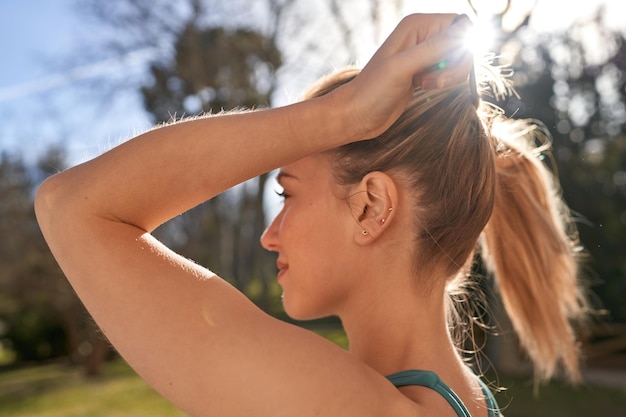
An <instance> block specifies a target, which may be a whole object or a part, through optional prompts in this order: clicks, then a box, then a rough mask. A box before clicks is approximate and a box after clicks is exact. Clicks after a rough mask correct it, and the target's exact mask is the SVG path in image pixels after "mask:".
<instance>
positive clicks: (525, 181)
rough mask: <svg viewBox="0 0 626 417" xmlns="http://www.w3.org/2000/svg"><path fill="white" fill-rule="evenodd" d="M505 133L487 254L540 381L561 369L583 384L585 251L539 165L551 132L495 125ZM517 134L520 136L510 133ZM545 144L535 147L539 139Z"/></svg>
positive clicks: (523, 124)
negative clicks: (578, 331)
mask: <svg viewBox="0 0 626 417" xmlns="http://www.w3.org/2000/svg"><path fill="white" fill-rule="evenodd" d="M503 129H506V130H507V133H505V134H501V135H499V136H500V137H498V138H494V140H495V141H496V143H497V145H496V153H497V158H496V172H497V181H496V193H495V205H494V209H493V214H492V216H491V218H490V220H489V222H488V223H487V225H486V227H485V229H484V232H483V238H482V240H481V251H482V257H483V259H484V261H485V263H486V265H487V267H488V269H489V270H490V271H491V272H493V273H494V275H495V278H496V283H497V287H498V289H499V291H500V293H501V296H502V300H503V303H504V307H505V308H506V311H507V313H508V315H509V318H510V319H511V322H512V324H513V327H514V329H515V331H516V332H517V334H518V336H519V340H520V344H521V345H522V347H523V348H524V350H525V351H526V352H527V353H528V355H529V356H530V358H531V360H532V362H533V363H534V366H535V370H536V373H537V374H536V375H537V377H539V378H550V377H552V376H553V375H554V374H555V373H556V371H557V369H558V368H559V366H562V367H563V369H564V371H565V373H566V374H567V376H568V377H569V378H570V379H571V380H573V381H578V380H580V371H579V351H578V348H577V345H576V340H575V331H574V328H573V322H574V321H576V320H578V319H581V318H583V317H584V315H585V313H586V312H587V303H586V301H585V297H584V292H583V291H582V289H581V287H580V285H579V284H578V282H577V277H578V259H577V258H578V256H579V254H580V252H581V249H580V246H579V244H578V239H577V233H576V229H575V227H574V225H573V223H572V222H571V219H570V215H569V211H568V209H567V206H566V205H565V204H564V202H563V200H562V198H561V195H560V189H559V187H558V183H557V182H556V180H555V178H554V177H553V175H552V174H551V172H550V171H549V170H548V169H547V168H546V166H545V165H544V164H543V163H542V161H541V156H542V154H541V153H542V152H545V151H547V150H548V149H549V145H548V142H547V140H545V139H546V138H547V137H549V136H548V135H547V132H545V131H544V130H543V129H542V128H541V127H540V125H538V124H529V123H528V122H526V121H502V120H500V121H495V122H493V124H492V126H491V129H490V130H491V131H492V132H495V131H502V130H503ZM510 131H512V132H523V133H522V134H514V136H513V137H511V135H510V133H509V132H510ZM538 141H539V142H543V143H544V144H543V145H542V146H539V147H537V146H536V145H535V144H536V143H537V142H538Z"/></svg>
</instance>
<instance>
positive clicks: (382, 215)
mask: <svg viewBox="0 0 626 417" xmlns="http://www.w3.org/2000/svg"><path fill="white" fill-rule="evenodd" d="M349 203H350V209H351V210H352V216H353V217H354V219H355V220H356V221H357V224H358V228H355V237H356V240H357V242H358V243H360V244H368V243H371V242H373V241H374V240H376V239H378V238H379V237H380V236H381V235H382V234H383V233H384V232H385V230H387V229H389V226H390V225H391V224H392V222H393V220H394V218H395V215H394V208H395V207H397V206H398V189H397V186H396V183H395V181H394V180H393V179H392V178H391V177H390V176H389V175H387V174H386V173H384V172H380V171H374V172H370V173H369V174H367V175H366V176H365V177H363V179H362V180H361V181H360V182H359V184H358V185H357V186H356V187H355V189H354V190H352V192H351V193H350V197H349Z"/></svg>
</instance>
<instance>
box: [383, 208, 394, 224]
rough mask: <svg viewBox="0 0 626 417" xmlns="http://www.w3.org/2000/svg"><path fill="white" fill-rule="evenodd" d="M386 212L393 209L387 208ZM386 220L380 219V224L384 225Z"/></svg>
mask: <svg viewBox="0 0 626 417" xmlns="http://www.w3.org/2000/svg"><path fill="white" fill-rule="evenodd" d="M387 211H389V212H391V211H393V207H389V208H388V209H387ZM386 220H387V219H385V218H384V217H383V218H382V219H380V224H385V221H386Z"/></svg>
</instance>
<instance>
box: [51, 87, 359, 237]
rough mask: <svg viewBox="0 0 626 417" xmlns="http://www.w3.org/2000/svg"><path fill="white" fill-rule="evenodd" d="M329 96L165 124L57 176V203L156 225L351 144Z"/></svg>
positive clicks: (144, 226) (145, 227) (142, 224)
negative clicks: (236, 187)
mask: <svg viewBox="0 0 626 417" xmlns="http://www.w3.org/2000/svg"><path fill="white" fill-rule="evenodd" d="M331 101H332V100H328V99H326V98H321V99H316V100H313V101H308V102H303V103H298V104H296V105H292V106H288V107H284V108H280V109H272V110H263V111H255V112H246V113H239V114H228V115H219V116H211V117H205V118H199V119H195V120H189V121H185V122H179V123H176V124H173V125H169V126H164V127H160V128H157V129H154V130H152V131H149V132H147V133H145V134H143V135H140V136H138V137H137V138H134V139H132V140H130V141H128V142H126V143H124V144H121V145H120V146H118V147H116V148H114V149H112V150H111V151H109V152H107V153H105V154H103V155H101V156H100V157H98V158H96V159H94V160H92V161H89V162H87V163H84V164H82V165H79V166H77V167H75V168H72V169H70V170H68V171H65V172H63V173H61V174H59V175H57V177H56V178H53V179H52V180H51V182H53V183H55V184H53V185H52V186H51V187H50V188H53V189H54V190H55V191H54V192H53V193H54V194H56V196H55V200H56V202H57V204H59V203H61V204H63V206H65V207H67V206H68V205H71V206H72V208H73V210H77V209H79V210H81V211H82V212H84V213H86V214H90V215H92V214H93V215H96V216H99V217H104V218H108V219H113V220H118V221H121V222H124V223H128V224H132V225H134V226H137V227H139V228H141V229H143V230H146V231H151V230H153V229H154V228H156V227H157V226H158V225H160V224H161V223H163V222H165V221H167V220H169V219H170V218H172V217H174V216H176V215H178V214H180V213H181V212H183V211H185V210H187V209H189V208H191V207H193V206H195V205H197V204H199V203H201V202H203V201H205V200H207V199H209V198H211V197H213V196H215V195H217V194H219V193H220V192H222V191H224V190H226V189H228V188H229V187H232V186H233V185H236V184H238V183H240V182H242V181H245V180H246V179H249V178H252V177H254V176H256V175H259V174H261V173H263V172H267V171H270V170H272V169H274V168H277V167H279V166H282V165H285V164H287V163H289V162H291V161H293V160H296V159H298V158H301V157H303V156H305V155H307V154H311V153H315V152H320V151H323V150H325V149H329V148H331V147H334V146H338V145H341V144H342V143H344V142H347V140H348V139H347V138H348V136H349V135H350V133H349V132H348V131H347V124H344V123H342V119H341V117H340V115H339V114H337V110H336V109H335V108H334V106H332V105H331V104H330V102H331Z"/></svg>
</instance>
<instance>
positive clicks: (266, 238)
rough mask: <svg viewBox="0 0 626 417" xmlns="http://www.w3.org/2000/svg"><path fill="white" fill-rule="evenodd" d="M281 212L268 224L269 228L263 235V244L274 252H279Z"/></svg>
mask: <svg viewBox="0 0 626 417" xmlns="http://www.w3.org/2000/svg"><path fill="white" fill-rule="evenodd" d="M281 214H282V213H279V214H278V215H277V216H276V217H274V220H272V222H271V223H270V224H269V226H267V229H265V231H264V232H263V234H262V235H261V246H263V247H264V248H265V249H267V250H269V251H273V252H278V224H279V223H280V217H281Z"/></svg>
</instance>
